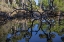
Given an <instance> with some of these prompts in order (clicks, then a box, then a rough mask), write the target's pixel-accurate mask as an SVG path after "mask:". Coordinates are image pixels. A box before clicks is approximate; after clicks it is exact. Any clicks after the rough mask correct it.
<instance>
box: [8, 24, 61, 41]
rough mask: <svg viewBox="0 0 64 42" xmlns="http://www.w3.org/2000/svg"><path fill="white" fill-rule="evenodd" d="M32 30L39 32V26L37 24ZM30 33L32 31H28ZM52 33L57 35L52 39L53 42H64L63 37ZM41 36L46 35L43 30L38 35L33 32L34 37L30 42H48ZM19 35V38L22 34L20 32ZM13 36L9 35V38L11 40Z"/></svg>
mask: <svg viewBox="0 0 64 42" xmlns="http://www.w3.org/2000/svg"><path fill="white" fill-rule="evenodd" d="M32 30H33V31H37V30H38V24H36V25H35V26H34V27H33V29H32ZM30 31H31V29H29V30H28V32H30ZM51 33H53V34H55V37H54V38H52V42H62V40H61V37H62V36H59V35H58V33H56V32H51ZM39 34H44V33H43V31H41V30H39V31H38V33H37V34H36V32H32V37H31V38H30V39H29V40H28V41H29V42H47V38H40V37H39ZM17 35H18V36H19V35H20V32H18V33H17ZM12 36H13V35H12ZM12 36H11V34H8V36H7V38H11V37H12ZM22 36H23V35H22ZM17 42H27V41H26V39H25V38H22V39H21V40H17Z"/></svg>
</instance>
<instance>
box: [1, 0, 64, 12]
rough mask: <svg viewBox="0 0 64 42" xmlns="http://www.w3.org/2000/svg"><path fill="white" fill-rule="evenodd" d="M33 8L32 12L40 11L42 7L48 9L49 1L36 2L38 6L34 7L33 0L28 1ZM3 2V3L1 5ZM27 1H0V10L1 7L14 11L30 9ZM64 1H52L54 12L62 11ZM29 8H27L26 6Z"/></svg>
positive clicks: (39, 0)
mask: <svg viewBox="0 0 64 42" xmlns="http://www.w3.org/2000/svg"><path fill="white" fill-rule="evenodd" d="M30 1H31V3H32V6H33V9H34V10H37V9H38V10H40V9H42V6H44V7H45V8H48V7H49V4H50V0H37V1H38V5H36V2H35V0H30ZM3 2H4V3H3ZM31 3H30V2H29V0H0V10H3V9H2V7H6V8H5V9H4V10H6V9H10V10H11V9H12V10H13V9H14V8H28V9H30V4H31ZM63 3H64V0H54V2H53V6H54V8H55V10H57V11H64V4H63ZM26 5H27V6H29V7H27V6H26Z"/></svg>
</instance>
